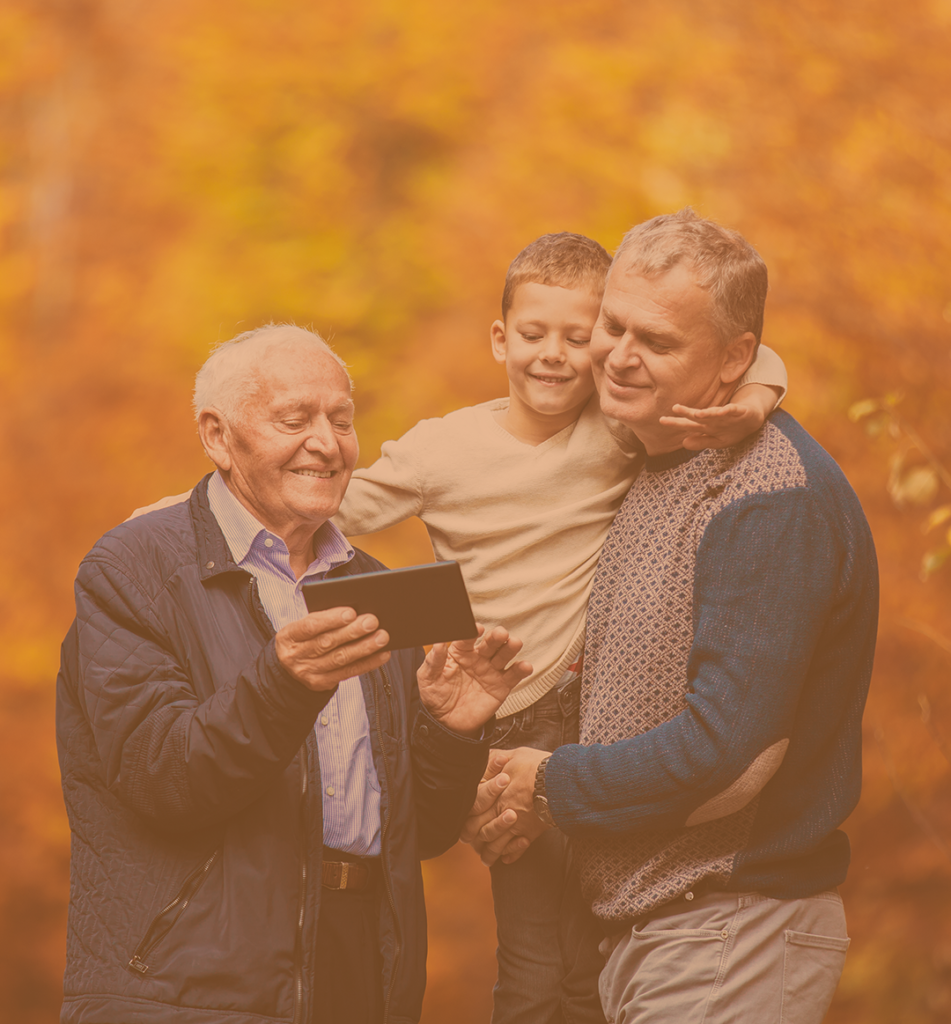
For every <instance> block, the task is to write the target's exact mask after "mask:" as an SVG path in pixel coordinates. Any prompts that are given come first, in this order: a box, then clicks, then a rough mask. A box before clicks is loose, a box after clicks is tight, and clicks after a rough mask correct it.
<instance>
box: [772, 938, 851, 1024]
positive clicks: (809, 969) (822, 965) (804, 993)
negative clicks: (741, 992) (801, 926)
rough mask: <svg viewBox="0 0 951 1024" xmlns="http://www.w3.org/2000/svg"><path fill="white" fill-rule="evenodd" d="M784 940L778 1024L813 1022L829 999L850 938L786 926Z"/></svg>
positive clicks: (808, 1023) (843, 963)
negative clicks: (791, 928) (780, 1012)
mask: <svg viewBox="0 0 951 1024" xmlns="http://www.w3.org/2000/svg"><path fill="white" fill-rule="evenodd" d="M785 940H786V948H785V953H784V957H783V1004H782V1007H783V1008H782V1016H781V1018H780V1024H815V1022H817V1021H821V1020H822V1018H823V1017H824V1016H825V1013H826V1010H828V1008H829V1004H830V1003H831V1002H832V996H833V995H834V994H835V989H836V985H838V983H839V978H840V976H841V974H842V969H843V967H844V966H845V954H846V950H848V948H849V941H850V940H849V939H848V938H846V937H844V936H843V937H840V936H837V935H813V934H811V933H809V932H796V931H792V930H790V929H787V930H786V932H785Z"/></svg>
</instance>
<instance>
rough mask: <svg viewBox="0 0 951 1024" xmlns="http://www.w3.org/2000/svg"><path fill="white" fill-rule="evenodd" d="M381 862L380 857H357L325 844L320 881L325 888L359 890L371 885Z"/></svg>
mask: <svg viewBox="0 0 951 1024" xmlns="http://www.w3.org/2000/svg"><path fill="white" fill-rule="evenodd" d="M379 863H380V858H379V857H355V856H354V855H353V854H352V853H343V852H341V851H340V850H330V849H328V848H327V847H326V846H325V847H324V862H323V865H322V867H321V879H320V881H321V884H322V885H323V886H324V888H325V889H352V890H354V891H357V892H359V891H360V890H361V889H366V888H368V887H369V885H370V883H371V882H372V880H373V877H374V875H375V873H376V871H377V870H378V868H379Z"/></svg>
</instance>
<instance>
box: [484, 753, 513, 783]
mask: <svg viewBox="0 0 951 1024" xmlns="http://www.w3.org/2000/svg"><path fill="white" fill-rule="evenodd" d="M511 760H512V751H511V750H490V751H489V761H488V764H487V765H486V766H485V771H484V772H483V773H482V781H483V782H488V781H489V779H491V778H493V777H494V776H496V775H498V774H499V772H500V771H502V769H503V768H504V767H505V766H506V765H507V764H508V763H509V761H511Z"/></svg>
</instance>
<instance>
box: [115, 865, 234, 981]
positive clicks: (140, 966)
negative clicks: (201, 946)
mask: <svg viewBox="0 0 951 1024" xmlns="http://www.w3.org/2000/svg"><path fill="white" fill-rule="evenodd" d="M220 855H221V851H220V850H215V852H214V853H213V854H212V855H211V856H210V857H208V858H207V860H205V861H204V862H203V863H201V864H199V865H198V867H197V868H196V869H195V870H194V871H193V872H192V873H191V874H190V875H189V876H188V877H187V878H186V879H185V881H184V882H183V883H182V886H181V888H180V889H179V890H178V892H177V893H176V894H175V897H174V898H173V899H172V900H171V902H170V903H169V904H168V906H166V907H164V908H163V909H162V910H160V911H159V912H158V914H156V915H155V917H154V918H153V919H152V923H151V924H150V925H149V927H148V930H147V931H146V933H145V935H144V937H143V938H142V941H141V942H140V943H139V944H138V945H137V946H136V947H135V952H134V953H133V954H132V959H131V960H129V967H130V968H131V969H132V970H133V971H135V972H136V973H137V974H147V973H148V971H149V966H150V965H149V964H148V962H147V960H148V957H149V955H150V954H151V952H152V950H153V949H155V947H156V946H157V945H158V944H159V943H160V942H161V941H162V939H164V938H165V936H166V935H168V933H169V932H170V931H171V930H172V927H173V926H174V924H175V922H176V921H178V919H179V918H180V917H181V916H182V914H183V913H184V912H185V908H186V907H187V906H188V904H189V903H190V902H191V901H192V898H193V897H194V896H195V894H196V893H197V892H198V890H199V889H200V888H201V886H202V883H203V882H204V881H205V879H206V878H207V877H208V875H209V873H210V872H211V869H212V868H213V867H214V866H215V862H216V861H217V860H218V858H219V856H220Z"/></svg>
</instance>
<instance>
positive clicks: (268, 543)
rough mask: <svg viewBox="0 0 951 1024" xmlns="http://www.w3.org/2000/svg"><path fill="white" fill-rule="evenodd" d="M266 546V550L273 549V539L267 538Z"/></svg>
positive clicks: (265, 540)
mask: <svg viewBox="0 0 951 1024" xmlns="http://www.w3.org/2000/svg"><path fill="white" fill-rule="evenodd" d="M264 546H265V547H266V548H273V547H274V541H273V540H271V538H270V537H265V538H264Z"/></svg>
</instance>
